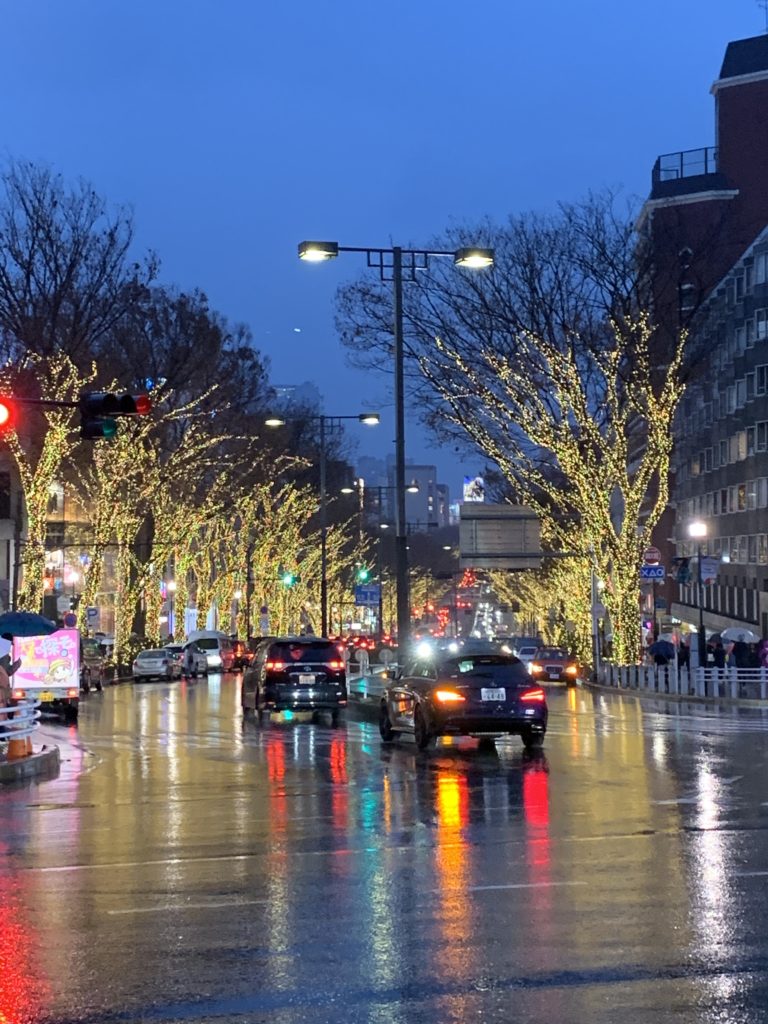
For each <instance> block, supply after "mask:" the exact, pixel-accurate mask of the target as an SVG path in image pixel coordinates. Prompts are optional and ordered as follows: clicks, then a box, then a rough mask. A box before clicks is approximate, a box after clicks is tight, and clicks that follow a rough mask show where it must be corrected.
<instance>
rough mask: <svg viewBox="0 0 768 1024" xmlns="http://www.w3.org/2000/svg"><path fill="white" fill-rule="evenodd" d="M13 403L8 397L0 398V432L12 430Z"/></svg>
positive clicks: (13, 417)
mask: <svg viewBox="0 0 768 1024" xmlns="http://www.w3.org/2000/svg"><path fill="white" fill-rule="evenodd" d="M14 413H15V409H14V407H13V403H12V402H11V401H10V399H8V398H0V433H4V432H5V431H6V430H13V423H14V419H15V415H14Z"/></svg>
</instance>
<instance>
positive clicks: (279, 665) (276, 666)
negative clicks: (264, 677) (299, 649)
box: [264, 661, 285, 672]
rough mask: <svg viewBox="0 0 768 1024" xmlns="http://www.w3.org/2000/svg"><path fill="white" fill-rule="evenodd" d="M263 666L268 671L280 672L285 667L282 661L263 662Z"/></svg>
mask: <svg viewBox="0 0 768 1024" xmlns="http://www.w3.org/2000/svg"><path fill="white" fill-rule="evenodd" d="M264 668H267V669H269V671H270V672H282V671H283V669H284V668H285V662H284V661H267V662H265V663H264Z"/></svg>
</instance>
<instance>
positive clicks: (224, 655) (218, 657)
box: [188, 629, 235, 672]
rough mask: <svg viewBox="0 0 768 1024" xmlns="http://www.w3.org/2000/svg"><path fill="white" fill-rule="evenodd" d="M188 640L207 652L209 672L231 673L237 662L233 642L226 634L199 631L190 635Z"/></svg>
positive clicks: (204, 630) (206, 630) (205, 630)
mask: <svg viewBox="0 0 768 1024" xmlns="http://www.w3.org/2000/svg"><path fill="white" fill-rule="evenodd" d="M188 640H189V641H190V642H194V643H196V644H197V646H198V647H199V648H200V650H201V651H204V652H205V656H206V657H207V659H208V670H209V671H212V672H231V671H232V667H233V665H234V662H235V652H234V648H233V646H232V641H231V640H230V638H229V637H228V636H226V634H224V633H219V632H217V631H216V630H208V629H199V630H195V631H194V632H192V633H190V634H189V637H188Z"/></svg>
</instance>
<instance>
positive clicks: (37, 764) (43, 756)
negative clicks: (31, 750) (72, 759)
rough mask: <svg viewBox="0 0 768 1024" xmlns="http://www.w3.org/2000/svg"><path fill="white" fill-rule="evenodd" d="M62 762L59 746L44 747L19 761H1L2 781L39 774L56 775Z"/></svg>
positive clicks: (14, 780)
mask: <svg viewBox="0 0 768 1024" xmlns="http://www.w3.org/2000/svg"><path fill="white" fill-rule="evenodd" d="M60 764H61V754H60V753H59V748H58V747H43V748H42V750H40V751H38V753H37V754H30V755H29V757H23V758H21V759H20V760H18V761H3V762H2V763H0V782H19V781H20V780H22V779H32V778H34V777H35V776H37V775H55V774H56V773H57V772H58V770H59V765H60Z"/></svg>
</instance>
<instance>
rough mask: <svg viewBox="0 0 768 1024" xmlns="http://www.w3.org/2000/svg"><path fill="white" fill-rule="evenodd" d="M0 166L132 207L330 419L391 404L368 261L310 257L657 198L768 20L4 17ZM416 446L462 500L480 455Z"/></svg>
mask: <svg viewBox="0 0 768 1024" xmlns="http://www.w3.org/2000/svg"><path fill="white" fill-rule="evenodd" d="M0 24H2V31H1V32H0V104H1V108H0V109H1V113H0V154H3V153H4V154H5V155H7V156H12V157H15V158H24V159H31V160H34V161H40V162H44V163H47V164H50V165H52V166H53V167H55V168H56V169H57V170H59V171H61V172H62V173H63V174H64V175H65V176H66V177H68V178H71V179H76V178H78V177H82V178H85V179H87V180H88V181H90V182H92V183H93V185H94V186H95V188H96V189H97V191H99V192H100V193H101V194H103V195H105V196H107V197H108V198H109V199H110V200H111V201H113V202H115V203H121V204H129V205H130V206H131V207H132V208H133V210H134V215H135V219H136V226H137V245H138V247H139V248H143V249H147V248H151V249H153V250H155V251H156V252H157V253H158V254H159V256H160V258H161V260H162V269H161V280H162V281H163V282H164V283H168V284H175V285H177V286H178V287H180V288H181V289H190V288H193V287H200V288H202V289H203V290H204V291H205V292H206V293H207V294H208V296H209V298H210V300H211V303H212V305H213V306H214V307H215V308H216V309H218V310H219V311H220V312H222V313H223V314H224V315H225V316H227V317H228V318H229V319H231V320H233V321H237V322H245V323H247V324H248V325H249V326H250V328H251V330H252V332H253V337H254V341H255V344H256V346H257V347H258V348H259V349H260V350H261V351H262V352H263V353H264V354H265V355H267V356H269V358H270V360H271V367H272V370H271V378H272V381H273V383H276V384H289V383H300V382H302V381H304V380H312V381H314V382H315V383H316V384H317V386H318V387H319V389H320V391H321V392H322V393H323V395H324V399H325V401H324V412H326V413H328V414H330V415H347V414H354V413H357V412H359V411H362V410H368V409H372V408H373V409H378V410H380V411H381V413H382V424H381V426H380V427H378V428H368V429H367V430H366V428H364V427H361V428H357V427H354V428H353V429H352V430H351V431H350V433H351V436H352V440H353V443H354V441H357V442H358V449H357V451H358V454H360V455H363V454H371V455H377V456H384V455H386V454H389V453H392V452H393V451H394V447H393V439H394V426H393V416H392V405H393V400H392V381H391V377H389V376H387V375H382V376H381V377H376V376H372V375H371V374H364V373H362V372H361V371H357V370H353V369H352V368H350V367H349V366H348V365H347V356H346V353H345V351H344V350H343V349H342V347H341V344H340V342H339V340H338V338H337V336H336V332H335V328H334V295H335V291H336V288H337V287H338V286H339V284H341V283H344V282H345V281H350V280H353V279H354V278H355V277H356V276H357V275H358V274H359V273H360V271H361V269H362V266H363V263H364V257H358V256H355V255H352V254H349V255H346V256H343V257H340V258H339V259H338V260H336V261H335V262H334V263H333V264H321V265H315V266H309V265H306V264H302V263H299V261H298V259H297V257H296V246H297V244H298V243H299V242H300V241H301V240H302V239H307V238H308V239H329V240H337V241H339V242H340V243H341V244H343V245H363V246H387V245H393V244H398V245H404V246H407V245H413V246H416V247H418V246H422V245H424V244H426V243H427V242H428V240H429V239H430V238H431V237H432V236H433V235H435V234H438V233H440V232H441V231H442V230H443V229H445V228H446V227H448V226H450V225H451V224H455V223H462V224H464V223H468V224H471V223H472V222H473V221H480V220H481V219H482V218H484V217H486V216H489V217H491V218H492V219H494V220H498V221H503V220H504V219H505V218H506V217H507V216H508V215H509V214H510V213H521V212H524V211H526V210H538V211H547V210H550V209H552V208H553V207H554V206H555V205H556V203H557V202H558V201H568V200H575V199H578V198H580V197H583V196H584V195H586V193H587V192H589V191H590V190H596V189H600V188H602V187H605V186H610V187H613V188H620V189H622V190H623V191H624V192H625V193H626V194H627V195H629V196H645V195H647V193H648V190H649V188H650V173H651V167H652V165H653V162H654V160H655V159H656V157H657V156H658V155H659V154H661V153H668V152H673V151H676V150H681V149H693V148H697V147H700V146H705V145H712V144H713V142H714V139H713V131H714V109H713V100H712V97H711V96H710V95H709V88H710V85H711V84H712V82H713V81H714V79H715V78H716V77H717V73H718V71H719V67H720V63H721V61H722V57H723V53H724V50H725V46H726V44H727V43H728V42H729V41H730V40H732V39H741V38H745V37H747V36H753V35H758V34H760V33H761V32H763V31H764V30H765V14H764V12H763V11H762V10H761V9H760V6H759V5H758V4H757V3H756V2H755V0H643V2H642V3H639V2H631V3H630V2H629V0H580V2H579V3H573V2H571V0H536V2H535V3H534V2H531V0H529V2H525V3H524V2H523V0H483V2H482V3H472V2H469V0H463V2H459V0H387V2H386V3H374V2H372V0H21V2H20V0H0ZM406 452H407V456H408V457H409V458H412V459H414V461H416V462H427V463H436V464H437V466H438V477H439V479H441V480H442V481H443V482H446V483H448V484H449V486H450V488H451V492H452V496H456V495H457V492H458V490H459V487H460V484H461V480H462V477H463V476H464V475H465V474H467V475H474V474H475V473H476V472H477V471H478V470H479V469H481V467H482V460H481V459H479V458H477V459H473V458H470V459H467V458H464V457H462V455H461V453H459V454H457V453H456V452H455V451H454V449H453V448H449V449H436V448H434V447H432V445H431V442H430V439H429V438H428V437H427V436H426V435H425V433H424V432H423V430H422V429H421V428H420V427H419V426H418V423H416V422H415V419H413V420H412V419H409V423H408V426H407V432H406Z"/></svg>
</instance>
